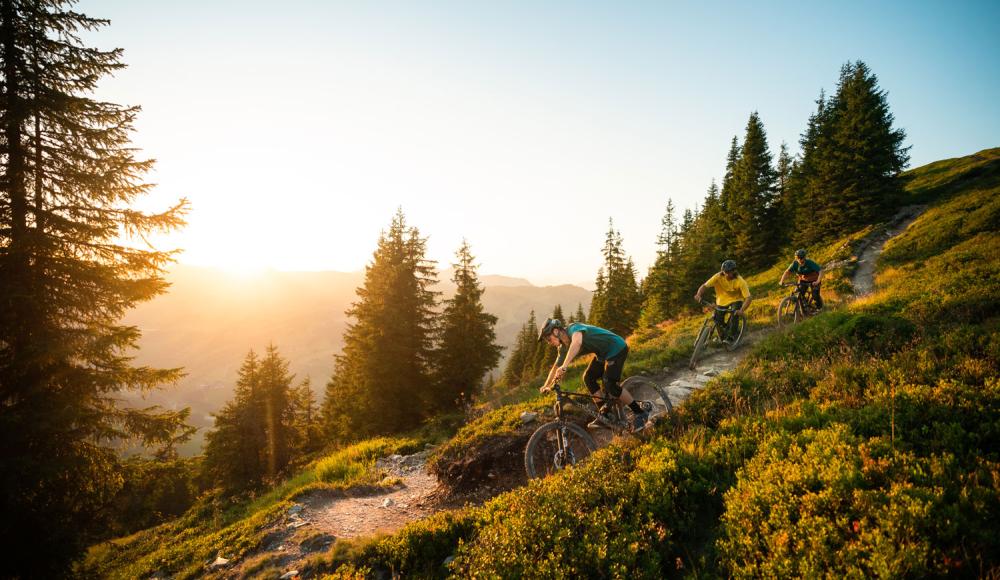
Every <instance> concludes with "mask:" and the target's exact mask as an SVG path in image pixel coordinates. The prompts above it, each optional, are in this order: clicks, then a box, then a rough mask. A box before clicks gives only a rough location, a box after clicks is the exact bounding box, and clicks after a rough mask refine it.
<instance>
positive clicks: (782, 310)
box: [778, 296, 802, 328]
mask: <svg viewBox="0 0 1000 580" xmlns="http://www.w3.org/2000/svg"><path fill="white" fill-rule="evenodd" d="M801 313H802V310H801V309H800V308H799V301H798V300H796V299H795V298H794V297H792V296H786V297H785V298H782V299H781V302H780V303H778V327H779V328H780V327H782V326H788V325H791V324H795V323H796V322H798V321H799V320H800V319H801V318H802V314H801Z"/></svg>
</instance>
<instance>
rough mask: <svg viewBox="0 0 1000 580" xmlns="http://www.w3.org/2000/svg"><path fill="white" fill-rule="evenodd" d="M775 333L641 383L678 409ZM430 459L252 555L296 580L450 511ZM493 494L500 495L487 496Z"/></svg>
mask: <svg viewBox="0 0 1000 580" xmlns="http://www.w3.org/2000/svg"><path fill="white" fill-rule="evenodd" d="M924 209H925V206H909V207H905V208H903V209H902V210H901V211H900V212H899V213H898V214H897V215H896V216H895V218H894V219H893V220H892V222H890V224H889V226H888V227H886V228H884V229H879V230H876V231H875V232H873V233H872V234H870V235H869V236H868V237H867V238H866V239H865V240H863V241H862V243H861V245H860V246H859V247H860V250H859V254H860V255H859V256H858V267H857V269H856V270H855V272H854V274H853V276H852V278H851V283H852V284H853V286H854V288H855V295H856V296H857V297H861V296H865V295H867V294H870V293H871V292H873V291H874V288H875V282H874V274H875V265H876V262H877V260H878V256H879V255H880V254H881V253H882V249H883V248H884V247H885V244H886V242H888V241H889V240H890V239H892V238H893V237H895V236H896V235H898V234H900V233H902V232H903V231H905V230H906V228H907V227H909V225H910V224H911V223H913V221H914V220H916V218H917V217H918V216H919V215H920V214H921V213H922V212H923V210H924ZM773 331H774V329H772V328H761V329H757V330H754V331H751V332H749V333H748V334H747V336H746V338H745V339H744V342H743V345H741V346H740V347H739V348H738V349H736V350H734V351H729V350H726V349H725V348H710V349H709V350H708V351H707V352H706V353H705V354H704V355H703V356H702V358H701V360H700V361H699V362H698V364H697V366H696V368H695V369H694V370H691V369H689V368H687V365H686V364H685V365H684V366H683V368H679V369H664V371H663V372H661V373H656V374H654V375H648V376H646V377H645V378H646V379H648V380H651V381H653V382H657V383H659V384H660V385H663V386H664V387H665V390H666V391H667V394H668V396H669V397H670V402H671V404H672V405H673V407H674V408H677V407H678V406H679V405H681V404H682V403H683V402H684V400H685V399H687V398H688V396H690V394H691V393H692V392H694V391H696V390H698V389H701V388H703V387H704V386H705V385H706V384H707V383H708V382H709V381H710V380H712V378H713V377H716V376H718V375H720V374H722V373H725V372H728V371H731V370H733V369H734V368H736V366H737V365H738V364H739V363H740V361H742V360H743V358H744V357H745V356H746V355H747V353H748V352H749V351H750V349H749V348H747V347H748V346H750V345H753V344H755V343H757V342H759V341H760V340H762V339H763V338H764V337H766V336H767V335H768V334H770V333H771V332H773ZM634 394H635V395H637V398H653V397H655V398H658V397H657V396H656V395H654V394H653V393H652V392H650V393H648V394H646V393H634ZM532 427H533V426H532ZM600 431H604V433H601V432H600ZM600 431H599V432H598V433H594V435H595V439H596V440H597V442H598V445H601V446H603V445H606V444H607V443H609V442H610V441H611V439H612V438H611V436H610V434H609V433H608V432H607V431H606V430H600ZM429 454H430V451H422V452H420V453H417V454H414V455H407V456H400V455H393V456H390V457H387V458H383V459H379V460H378V461H377V463H376V467H378V468H379V469H382V470H384V471H385V472H386V473H388V474H389V475H390V476H394V477H396V478H398V480H399V481H398V483H397V484H396V485H394V486H392V487H389V488H384V489H370V490H367V491H365V490H359V491H356V492H353V493H347V494H343V493H337V494H334V493H324V492H314V493H311V494H307V495H306V496H304V497H302V498H300V500H299V503H298V504H296V505H295V506H294V507H292V508H291V509H290V510H289V512H288V513H287V514H286V515H285V516H284V517H283V518H281V519H280V520H279V521H277V522H275V523H274V525H273V528H272V532H271V533H270V534H269V536H268V539H267V540H266V541H265V542H264V546H262V550H261V551H260V552H258V556H259V555H260V554H262V553H271V554H274V555H275V556H276V559H275V564H277V565H280V566H281V567H282V568H283V569H284V570H285V571H286V573H285V576H283V578H298V577H300V576H299V575H298V572H297V569H296V567H297V565H299V564H301V563H302V561H303V560H304V559H305V558H306V557H308V555H309V554H310V553H312V552H316V551H319V550H324V549H326V548H328V547H329V546H330V545H331V544H332V543H333V542H335V541H337V539H338V538H340V539H344V538H354V537H364V536H372V535H375V534H378V533H385V534H389V533H392V532H395V531H396V530H398V529H400V528H402V527H403V526H404V525H406V524H407V523H409V522H412V521H415V520H418V519H421V518H424V517H427V516H429V515H431V514H433V513H436V512H438V511H440V510H442V509H447V508H451V507H456V505H457V502H456V501H455V500H454V498H449V496H448V493H447V492H446V491H445V490H444V489H442V486H440V485H439V483H438V480H437V478H436V477H435V476H434V475H433V474H431V473H429V472H428V470H427V467H426V461H427V457H428V455H429ZM496 491H499V490H495V491H494V492H493V493H495V492H496ZM493 493H489V494H482V496H481V498H480V499H485V498H488V497H490V496H491V495H493ZM242 568H243V566H237V567H234V568H231V569H230V570H228V572H229V573H228V574H226V576H227V577H232V578H241V577H243V576H244V574H243V573H242ZM292 573H294V574H292Z"/></svg>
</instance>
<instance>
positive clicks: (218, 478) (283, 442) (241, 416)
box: [204, 345, 299, 491]
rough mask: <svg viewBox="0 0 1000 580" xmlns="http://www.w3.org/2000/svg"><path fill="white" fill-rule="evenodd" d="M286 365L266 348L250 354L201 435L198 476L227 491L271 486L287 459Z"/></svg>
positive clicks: (290, 419)
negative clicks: (228, 396)
mask: <svg viewBox="0 0 1000 580" xmlns="http://www.w3.org/2000/svg"><path fill="white" fill-rule="evenodd" d="M292 378H293V377H292V375H291V374H289V372H288V361H287V360H285V359H284V358H282V356H281V354H280V353H279V352H278V349H277V347H275V346H274V345H270V346H268V348H267V353H266V354H265V355H264V357H263V358H260V357H258V356H257V353H255V352H254V351H253V350H251V351H250V352H249V353H247V356H246V358H245V359H244V360H243V364H242V365H241V366H240V370H239V375H238V378H237V381H236V388H235V389H234V391H233V399H232V400H231V401H230V402H229V403H227V404H226V406H225V407H223V408H222V410H221V411H219V413H218V414H216V415H215V427H214V429H213V430H212V431H209V432H208V434H207V435H206V445H205V461H204V470H205V472H206V475H207V476H208V479H209V480H211V481H213V482H215V483H216V484H218V485H220V486H222V487H223V488H225V489H226V490H227V491H243V490H246V489H253V488H256V487H260V486H261V485H262V484H263V483H265V482H270V481H274V480H275V478H276V477H277V476H278V475H279V474H281V473H282V471H283V470H284V468H285V467H286V466H287V465H288V462H289V461H290V460H291V459H292V452H293V446H294V444H295V443H296V441H297V440H298V438H299V436H298V434H297V433H296V432H295V429H296V423H295V407H294V400H293V393H292Z"/></svg>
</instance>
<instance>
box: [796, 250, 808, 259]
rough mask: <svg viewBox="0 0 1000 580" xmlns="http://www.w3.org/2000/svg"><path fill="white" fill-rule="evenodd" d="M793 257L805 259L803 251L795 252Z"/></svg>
mask: <svg viewBox="0 0 1000 580" xmlns="http://www.w3.org/2000/svg"><path fill="white" fill-rule="evenodd" d="M795 257H796V258H805V257H806V251H805V250H795Z"/></svg>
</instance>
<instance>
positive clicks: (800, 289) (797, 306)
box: [777, 281, 819, 327]
mask: <svg viewBox="0 0 1000 580" xmlns="http://www.w3.org/2000/svg"><path fill="white" fill-rule="evenodd" d="M782 286H789V287H792V288H794V290H792V293H791V294H789V295H788V296H785V297H784V298H782V299H781V302H779V303H778V315H777V318H778V327H781V326H784V325H787V324H795V323H796V322H801V321H802V319H803V318H805V317H806V316H810V315H813V314H815V313H817V312H819V309H818V308H816V301H815V300H813V295H812V291H811V284H810V283H809V282H805V281H803V282H795V283H793V284H782Z"/></svg>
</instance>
